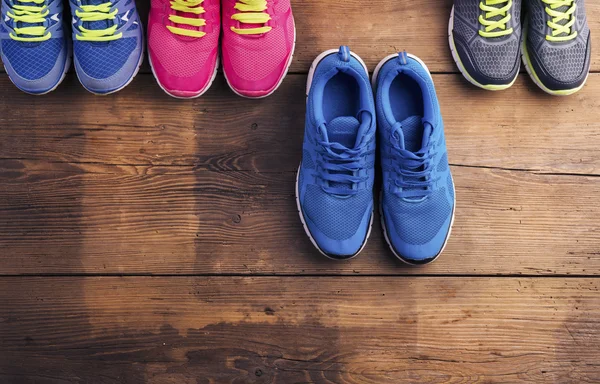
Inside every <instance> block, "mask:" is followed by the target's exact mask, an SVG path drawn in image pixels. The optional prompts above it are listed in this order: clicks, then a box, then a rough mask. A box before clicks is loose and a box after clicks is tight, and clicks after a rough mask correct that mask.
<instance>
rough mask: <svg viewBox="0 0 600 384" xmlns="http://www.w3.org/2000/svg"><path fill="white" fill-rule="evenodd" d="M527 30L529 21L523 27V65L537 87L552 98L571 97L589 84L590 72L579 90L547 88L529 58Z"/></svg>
mask: <svg viewBox="0 0 600 384" xmlns="http://www.w3.org/2000/svg"><path fill="white" fill-rule="evenodd" d="M527 30H528V23H527V21H525V24H524V25H523V37H522V39H521V60H522V61H523V64H525V70H526V71H527V73H528V74H529V77H530V78H531V80H533V82H534V83H535V85H537V86H538V87H539V88H540V89H541V90H542V91H544V92H546V93H547V94H549V95H552V96H569V95H572V94H574V93H576V92H579V91H580V90H581V89H582V88H583V87H584V86H585V83H586V82H587V80H588V77H589V76H590V71H588V73H587V75H586V77H585V80H584V81H583V83H582V84H581V85H580V86H579V87H577V88H573V89H565V90H558V91H555V90H552V89H550V88H548V87H546V86H545V85H544V84H543V83H542V81H541V80H540V78H539V76H538V75H537V73H536V72H535V69H534V68H533V65H532V64H531V59H530V57H529V52H528V50H527Z"/></svg>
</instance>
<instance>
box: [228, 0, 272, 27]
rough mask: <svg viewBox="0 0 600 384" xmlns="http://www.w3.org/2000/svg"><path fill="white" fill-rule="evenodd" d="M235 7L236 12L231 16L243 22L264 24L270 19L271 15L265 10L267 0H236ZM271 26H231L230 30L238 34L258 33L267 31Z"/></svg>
mask: <svg viewBox="0 0 600 384" xmlns="http://www.w3.org/2000/svg"><path fill="white" fill-rule="evenodd" d="M235 9H237V10H238V11H240V12H238V13H234V14H233V16H231V18H232V19H233V20H237V21H239V22H240V23H244V24H264V23H266V22H268V21H269V20H271V16H270V15H269V14H268V13H267V12H265V11H266V10H267V0H238V1H237V2H236V3H235ZM271 29H273V28H272V27H269V26H266V25H265V26H262V27H256V28H236V27H233V26H232V27H231V30H232V31H233V32H235V33H237V34H239V35H260V34H262V33H267V32H269V31H270V30H271Z"/></svg>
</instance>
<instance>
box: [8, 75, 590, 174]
mask: <svg viewBox="0 0 600 384" xmlns="http://www.w3.org/2000/svg"><path fill="white" fill-rule="evenodd" d="M434 78H435V83H436V85H437V91H438V93H439V96H440V102H441V106H442V112H443V115H444V118H445V126H446V138H447V142H448V148H449V156H450V162H451V163H453V164H457V165H468V166H481V167H498V168H508V169H525V170H533V171H537V172H550V173H578V174H595V175H599V174H600V134H599V133H598V132H600V74H593V75H591V76H590V79H589V82H588V85H587V86H586V87H585V88H584V89H583V91H581V92H580V93H578V94H576V95H574V96H572V97H568V98H556V97H551V96H547V95H545V94H543V93H542V92H541V91H539V90H538V89H537V88H536V87H535V85H533V84H532V83H531V81H530V80H529V79H525V78H524V77H523V76H522V77H521V78H520V79H519V80H518V81H517V83H516V84H515V86H514V87H513V88H511V89H510V90H507V91H505V92H498V93H491V92H484V91H479V90H475V89H473V87H470V86H468V85H467V84H465V81H464V80H463V79H462V77H460V76H459V75H435V76H434ZM305 81H306V77H305V76H302V75H290V76H288V78H287V79H286V81H285V82H284V83H283V86H282V87H281V88H280V89H279V90H278V91H277V94H276V95H275V96H274V97H272V98H268V99H265V100H247V99H243V98H240V97H236V96H235V95H234V94H233V93H232V92H231V91H230V90H229V88H228V87H227V85H226V84H225V82H224V81H223V80H222V79H220V80H219V81H217V82H216V83H215V85H214V86H213V89H211V90H210V91H209V92H208V93H207V95H206V96H204V97H202V98H200V99H197V100H193V101H181V100H176V99H172V98H169V97H168V96H167V95H165V94H164V93H163V92H162V91H161V90H160V89H159V88H158V86H157V85H156V84H155V82H154V79H153V78H152V76H149V75H140V76H139V78H138V79H136V80H135V81H134V82H133V84H132V85H131V87H129V88H127V89H125V90H124V91H122V92H120V93H118V94H116V95H113V96H110V97H105V98H99V97H96V96H94V95H91V94H89V93H88V92H86V91H84V90H83V89H82V88H81V87H80V86H79V85H78V84H77V80H76V79H75V78H74V77H73V76H70V77H69V78H68V80H67V81H66V84H64V85H62V86H61V88H60V89H59V90H58V91H57V92H55V93H53V94H50V95H48V96H44V97H43V98H34V97H31V96H27V95H24V94H22V93H21V92H19V91H18V90H16V89H15V88H14V87H13V86H12V84H10V82H9V81H8V79H6V77H1V78H0V90H2V91H1V92H0V116H1V120H0V122H1V125H2V129H0V159H27V160H42V161H51V162H76V163H90V162H91V163H107V164H132V165H144V164H152V165H194V166H196V167H198V168H205V169H211V170H224V171H229V170H242V171H253V172H257V171H258V172H291V171H294V170H296V168H297V166H298V162H299V160H300V157H301V148H302V137H303V132H304V114H305V106H304V88H305ZM23 105H27V106H28V107H27V108H23V107H22V106H23Z"/></svg>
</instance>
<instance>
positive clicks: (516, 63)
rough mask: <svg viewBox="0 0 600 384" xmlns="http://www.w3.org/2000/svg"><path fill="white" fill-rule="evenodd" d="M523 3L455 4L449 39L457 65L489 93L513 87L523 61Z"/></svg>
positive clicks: (485, 0) (462, 0)
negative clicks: (521, 49) (521, 47)
mask: <svg viewBox="0 0 600 384" xmlns="http://www.w3.org/2000/svg"><path fill="white" fill-rule="evenodd" d="M521 31H522V29H521V0H454V7H453V8H452V14H451V15H450V23H449V26H448V38H449V40H450V49H451V50H452V57H453V58H454V61H455V62H456V65H457V66H458V68H459V69H460V71H461V73H462V74H463V76H464V77H465V78H466V79H467V80H468V81H469V82H470V83H472V84H474V85H476V86H478V87H481V88H483V89H487V90H490V91H498V90H502V89H506V88H508V87H510V86H511V85H513V83H514V82H515V79H516V78H517V75H518V74H519V69H520V66H521V60H520V58H519V52H520V43H521Z"/></svg>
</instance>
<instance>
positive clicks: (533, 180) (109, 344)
mask: <svg viewBox="0 0 600 384" xmlns="http://www.w3.org/2000/svg"><path fill="white" fill-rule="evenodd" d="M148 4H149V1H138V6H139V9H140V12H141V14H142V17H143V18H146V13H147V10H148ZM451 4H452V1H450V0H414V1H383V0H375V1H371V2H364V1H345V2H336V1H330V0H327V1H313V0H311V1H293V5H294V7H295V9H294V10H295V15H296V22H297V28H298V42H297V47H296V55H295V57H294V61H293V64H292V68H291V73H290V75H288V77H287V79H286V80H285V82H284V83H283V85H282V87H281V88H280V89H279V90H278V91H277V93H276V94H275V95H274V96H272V97H270V98H267V99H264V100H246V99H242V98H240V97H237V96H235V95H234V94H233V93H232V92H231V91H230V90H229V89H228V87H227V85H226V83H225V81H224V80H223V79H222V74H219V76H218V77H217V81H216V82H215V84H214V85H213V87H212V88H211V90H210V91H209V92H208V93H207V94H206V95H205V96H203V97H202V98H199V99H196V100H192V101H182V100H175V99H172V98H169V97H168V96H166V95H165V94H164V93H163V92H162V91H161V90H160V88H159V87H158V86H157V85H156V83H155V81H154V79H153V77H152V75H151V74H150V73H149V71H148V67H143V70H142V72H141V73H140V74H139V75H138V77H137V78H136V79H135V80H134V81H133V82H132V84H131V85H130V86H129V87H128V88H126V89H125V90H123V91H122V92H119V93H118V94H116V95H111V96H108V97H96V96H93V95H91V94H89V93H87V92H85V91H84V90H83V88H82V87H81V86H80V85H79V83H78V82H77V79H76V77H75V76H74V75H73V74H70V75H68V76H67V79H66V80H65V82H64V84H62V85H61V86H60V87H59V88H58V89H57V90H56V91H55V92H53V93H51V94H49V95H47V96H43V97H32V96H28V95H25V94H23V93H21V92H19V91H17V90H16V89H15V88H14V87H13V86H12V84H11V83H10V81H9V80H8V78H7V77H6V75H4V74H2V75H0V384H4V383H8V384H13V383H17V384H20V383H36V384H37V383H41V384H64V383H91V384H95V383H101V384H104V383H107V384H108V383H110V384H116V383H124V384H129V383H136V384H137V383H151V384H163V383H177V384H188V383H217V384H219V383H236V384H239V383H283V384H295V383H336V384H337V383H520V382H529V383H560V384H562V383H598V382H600V365H599V363H598V362H599V361H600V347H599V343H598V340H600V337H599V336H600V334H599V333H600V324H599V321H600V320H598V319H600V316H599V315H600V294H599V292H598V289H599V287H598V283H599V280H598V277H599V276H600V257H599V255H600V204H598V198H599V196H600V178H599V177H600V134H599V132H600V74H599V73H596V72H597V71H599V70H600V61H599V59H598V58H599V55H598V54H597V53H596V52H598V51H597V50H594V51H593V56H592V69H593V72H594V73H592V74H591V75H590V78H589V81H588V84H587V85H586V87H585V88H584V89H583V90H582V91H581V92H580V93H578V94H576V95H574V96H571V97H566V98H554V97H550V96H547V95H545V94H543V93H542V92H541V91H540V90H538V89H537V88H536V87H535V86H534V85H533V83H532V82H531V80H530V79H528V76H527V74H525V73H522V74H521V76H520V78H519V79H518V81H517V82H516V84H515V85H514V86H513V87H512V88H511V89H509V90H507V91H504V92H498V93H490V92H485V91H481V90H478V89H474V88H473V87H471V86H470V85H469V84H467V83H466V81H464V80H463V78H462V77H461V76H460V75H459V74H457V73H456V72H457V70H456V68H455V66H454V63H453V61H452V58H451V56H450V53H449V50H448V48H447V36H446V34H447V30H446V28H447V18H448V14H449V10H450V7H451ZM587 8H588V15H590V24H591V27H592V36H594V39H596V38H597V36H598V33H600V28H599V23H600V22H599V21H598V20H597V19H596V18H594V17H593V15H594V14H596V13H598V12H600V3H598V2H594V1H590V0H588V2H587ZM597 41H598V40H594V41H593V44H594V45H595V46H598V44H600V41H598V44H596V42H597ZM344 43H345V44H349V45H350V46H351V48H352V49H353V50H355V51H356V52H357V53H359V54H360V55H361V56H362V57H363V58H364V59H365V61H366V63H367V65H368V67H369V69H370V70H373V69H374V66H375V65H376V64H377V62H378V61H379V60H380V59H381V58H383V57H384V56H386V55H388V54H390V53H392V52H394V51H396V50H400V49H407V50H408V51H409V52H411V53H414V54H417V55H418V56H420V57H421V58H422V59H424V60H425V62H427V64H428V66H429V68H430V69H432V71H433V72H434V81H435V83H436V86H437V91H438V94H439V97H440V102H441V106H442V112H443V115H444V120H445V125H446V137H447V141H448V148H449V157H450V162H451V166H452V172H453V175H454V179H455V182H456V187H457V191H456V194H457V216H456V222H455V227H454V230H453V234H452V238H451V240H450V243H449V245H448V247H447V249H446V251H445V253H444V255H443V256H442V257H441V258H440V259H439V260H438V261H436V262H435V263H434V264H432V265H429V266H426V267H422V268H409V267H406V266H404V265H402V264H401V263H400V262H399V261H397V260H395V259H394V257H393V255H392V254H391V252H390V251H389V250H388V248H387V246H386V244H385V242H384V239H383V235H382V234H381V228H380V226H379V223H378V220H376V222H375V225H374V228H373V234H372V236H371V239H370V240H369V243H368V245H367V247H366V248H365V250H364V252H363V253H362V254H361V255H360V256H359V257H358V258H356V259H354V260H352V261H350V262H345V263H336V262H333V261H330V260H327V259H325V258H323V257H322V256H321V255H320V254H318V252H316V250H315V249H314V248H313V246H312V245H311V243H310V241H309V240H308V239H307V237H306V236H305V234H304V231H303V229H302V226H301V223H300V220H299V218H298V215H297V211H296V205H295V199H294V182H295V173H296V169H297V166H298V163H299V161H300V158H301V146H302V142H301V141H302V135H303V129H304V112H305V107H304V92H305V90H304V87H305V81H306V71H307V69H308V67H309V65H310V62H311V61H312V60H313V58H314V57H315V56H316V55H318V54H319V53H320V52H321V51H323V50H325V49H330V48H334V47H336V46H338V45H340V44H344Z"/></svg>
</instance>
